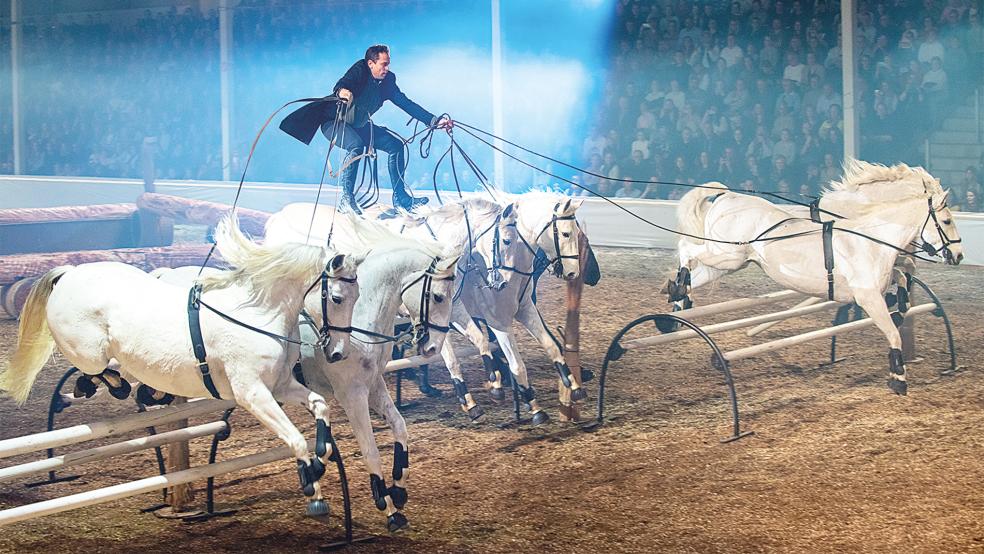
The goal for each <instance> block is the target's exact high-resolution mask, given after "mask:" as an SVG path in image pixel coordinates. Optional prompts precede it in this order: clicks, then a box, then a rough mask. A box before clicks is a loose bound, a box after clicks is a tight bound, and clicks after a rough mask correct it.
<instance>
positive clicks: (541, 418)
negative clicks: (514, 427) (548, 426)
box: [533, 410, 550, 425]
mask: <svg viewBox="0 0 984 554" xmlns="http://www.w3.org/2000/svg"><path fill="white" fill-rule="evenodd" d="M548 421H550V416H548V415H547V412H544V411H542V410H541V411H539V412H537V413H535V414H533V425H543V424H544V423H546V422H548Z"/></svg>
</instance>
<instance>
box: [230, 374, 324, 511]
mask: <svg viewBox="0 0 984 554" xmlns="http://www.w3.org/2000/svg"><path fill="white" fill-rule="evenodd" d="M226 372H227V374H231V373H232V372H231V371H229V368H226ZM230 385H231V386H232V392H233V395H234V396H235V398H236V402H237V403H238V404H239V405H240V406H242V407H243V408H246V410H247V411H249V413H251V414H253V416H254V417H255V418H256V419H258V420H259V421H260V423H262V424H263V425H264V426H265V427H266V428H267V429H269V430H271V431H273V432H274V433H275V434H276V435H277V436H278V437H280V440H282V441H284V442H285V443H286V444H287V446H288V447H290V449H291V450H293V452H294V457H295V458H297V473H298V476H299V478H300V481H301V490H302V491H303V492H304V496H307V497H309V498H311V500H310V502H309V503H308V514H310V515H321V514H320V513H319V512H320V511H321V510H323V509H326V508H327V504H325V500H324V497H323V496H322V495H321V485H320V484H319V483H318V480H319V479H321V476H322V475H324V473H325V466H324V464H322V463H321V461H320V460H318V459H317V458H315V457H312V456H311V455H310V453H308V447H307V441H306V440H304V435H302V434H301V432H300V431H298V430H297V427H294V424H293V423H291V421H290V419H289V418H288V417H287V414H285V413H284V411H283V409H281V407H280V405H279V404H277V401H276V399H275V398H274V397H273V393H271V392H270V390H269V389H267V388H266V387H265V386H264V385H263V384H262V383H260V382H258V381H257V382H253V383H249V384H246V385H243V384H240V383H239V382H238V380H237V379H231V380H230Z"/></svg>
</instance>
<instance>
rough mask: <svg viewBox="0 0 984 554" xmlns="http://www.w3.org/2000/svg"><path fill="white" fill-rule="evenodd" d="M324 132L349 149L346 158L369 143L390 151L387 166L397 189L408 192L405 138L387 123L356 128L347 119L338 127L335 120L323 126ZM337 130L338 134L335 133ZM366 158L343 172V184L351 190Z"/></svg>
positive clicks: (387, 151)
mask: <svg viewBox="0 0 984 554" xmlns="http://www.w3.org/2000/svg"><path fill="white" fill-rule="evenodd" d="M321 132H322V133H324V135H325V136H326V137H327V138H328V140H330V141H331V140H333V141H334V142H335V145H336V146H338V147H339V148H342V149H344V150H346V151H347V152H348V155H347V156H346V157H345V160H346V162H347V161H348V160H350V159H351V158H353V157H355V156H358V155H359V154H361V153H362V151H363V150H364V149H365V148H366V147H367V146H370V145H371V146H372V147H373V148H374V149H376V150H379V151H381V152H386V154H387V155H388V157H389V160H388V163H387V169H389V177H390V182H391V183H392V184H393V193H394V194H400V193H404V194H405V193H406V181H405V180H404V178H403V176H404V174H405V173H406V170H407V158H406V149H405V147H404V145H403V140H402V139H401V138H400V137H398V136H397V135H396V133H394V132H393V131H390V130H389V129H387V128H386V127H380V126H379V125H376V124H374V123H369V124H368V125H364V126H362V127H359V128H354V127H352V126H351V125H349V124H347V123H343V124H340V125H339V126H338V129H337V130H336V129H335V122H334V121H329V122H327V123H325V124H324V125H322V126H321ZM333 132H334V134H335V136H334V137H333V136H331V134H332V133H333ZM361 161H362V160H357V161H355V162H353V163H351V164H349V166H348V167H346V168H345V170H344V171H343V172H342V176H341V185H342V188H343V189H344V190H346V191H348V192H352V191H353V190H354V189H355V178H356V176H357V175H358V173H359V164H360V163H361Z"/></svg>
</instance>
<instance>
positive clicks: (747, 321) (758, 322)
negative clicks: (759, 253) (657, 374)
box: [596, 277, 957, 442]
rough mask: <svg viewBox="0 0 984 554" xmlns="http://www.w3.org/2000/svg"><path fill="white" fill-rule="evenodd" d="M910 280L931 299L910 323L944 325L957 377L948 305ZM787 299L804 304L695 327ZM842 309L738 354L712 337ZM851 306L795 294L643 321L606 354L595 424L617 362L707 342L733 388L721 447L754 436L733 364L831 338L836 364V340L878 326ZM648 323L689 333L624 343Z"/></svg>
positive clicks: (714, 363) (713, 361) (715, 364)
mask: <svg viewBox="0 0 984 554" xmlns="http://www.w3.org/2000/svg"><path fill="white" fill-rule="evenodd" d="M911 280H912V282H913V283H914V284H916V285H918V286H919V287H920V288H921V289H922V290H923V292H924V293H925V294H926V295H927V296H929V298H930V300H931V301H929V302H926V303H923V304H919V305H914V306H912V307H910V308H909V310H908V311H907V312H906V314H905V316H906V319H907V320H909V319H910V318H912V317H913V316H916V315H918V314H932V315H933V316H936V317H937V318H940V319H941V320H942V321H943V324H944V326H945V328H946V335H947V346H948V348H949V355H950V368H949V369H948V370H945V371H943V373H944V374H948V373H952V372H954V371H956V369H957V358H956V349H955V346H954V342H953V331H952V327H951V325H950V320H949V318H948V317H947V315H946V312H945V311H944V309H943V304H942V303H941V302H940V299H939V297H937V296H936V294H934V293H933V291H932V290H931V289H930V288H929V286H927V285H926V284H925V283H924V282H922V281H921V280H919V279H918V278H916V277H911ZM787 300H800V301H801V302H800V303H799V304H797V305H795V306H793V307H791V308H786V309H782V310H778V311H774V312H769V313H766V314H762V315H755V316H748V317H742V318H739V319H731V320H727V321H723V322H719V323H702V324H700V325H698V324H697V323H695V322H694V320H697V319H702V318H705V317H709V316H713V315H723V314H733V313H735V312H742V311H746V310H748V309H751V308H755V307H759V306H771V305H774V304H777V303H780V302H783V301H787ZM837 307H839V308H840V310H839V312H838V317H837V319H835V320H834V325H833V326H832V327H828V328H823V329H816V330H813V331H808V332H805V333H800V334H797V335H792V336H788V337H784V338H780V339H775V340H771V341H768V342H764V343H761V344H756V345H752V346H747V347H743V348H736V349H734V350H724V349H723V348H722V347H721V346H720V345H719V344H718V343H717V342H716V341H715V340H714V339H712V338H711V335H713V334H716V333H723V332H726V331H734V330H738V329H748V328H752V329H751V332H749V333H748V336H754V335H756V334H757V333H758V332H759V331H761V330H763V329H764V328H765V326H766V325H768V324H774V323H777V322H781V321H785V320H788V319H791V318H795V317H801V316H805V315H809V314H813V313H818V312H822V311H825V310H831V309H834V308H837ZM851 307H852V305H845V304H839V303H837V302H833V301H823V300H819V301H816V300H810V301H806V300H804V295H803V294H800V293H798V292H796V291H792V290H784V291H779V292H773V293H769V294H764V295H761V296H756V297H753V298H737V299H733V300H727V301H724V302H718V303H716V304H708V305H706V306H698V307H694V308H690V309H686V310H681V311H678V312H672V313H660V314H650V315H645V316H642V317H640V318H638V319H636V320H634V321H632V322H631V323H629V324H628V325H626V326H625V327H623V328H622V329H621V330H620V331H619V332H618V333H616V334H615V337H614V338H613V339H612V341H611V344H610V345H609V347H608V351H607V352H606V354H605V359H604V362H603V363H602V366H601V375H600V378H599V382H598V416H597V420H596V424H601V423H602V422H603V421H604V402H605V384H606V378H607V374H608V369H609V367H610V364H611V363H612V362H614V361H617V360H620V359H621V358H622V357H623V356H624V355H625V354H626V353H628V352H631V351H634V350H638V349H641V348H646V347H652V346H661V345H666V344H671V343H675V342H679V341H683V340H690V339H695V338H699V339H701V340H703V341H704V342H705V343H706V344H707V346H708V347H709V348H710V349H711V351H712V354H711V366H712V367H714V368H715V369H717V370H719V371H721V373H722V374H723V376H724V380H725V384H726V386H727V388H728V398H729V401H730V407H731V415H732V434H731V436H729V437H727V438H725V439H723V440H722V442H730V441H734V440H737V439H739V438H741V437H743V436H746V435H749V434H751V432H750V431H742V430H741V427H740V420H739V415H738V395H737V393H736V392H735V384H734V376H733V375H732V372H731V364H733V363H734V362H737V361H738V360H744V359H748V358H752V357H755V356H758V355H761V354H765V353H767V352H774V351H778V350H783V349H785V348H789V347H791V346H795V345H798V344H803V343H806V342H810V341H814V340H817V339H823V338H831V361H832V362H833V361H837V360H836V351H835V345H836V343H835V342H834V340H835V338H836V337H837V335H842V334H845V333H849V332H852V331H856V330H858V329H863V328H866V327H870V326H873V325H874V322H873V321H872V320H871V318H868V317H859V318H858V319H856V320H855V321H847V319H848V318H847V310H848V309H849V308H851ZM858 311H860V309H858ZM644 324H653V325H655V326H656V328H657V329H659V328H664V329H666V328H673V327H676V326H678V327H682V328H684V329H681V330H677V331H673V332H667V333H662V334H659V335H653V336H646V337H641V338H633V339H629V340H625V336H626V335H628V334H629V332H631V331H633V330H634V329H636V328H637V327H639V326H641V325H644ZM674 324H676V325H674Z"/></svg>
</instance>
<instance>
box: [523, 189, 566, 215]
mask: <svg viewBox="0 0 984 554" xmlns="http://www.w3.org/2000/svg"><path fill="white" fill-rule="evenodd" d="M520 198H523V199H529V200H531V201H533V202H536V203H538V204H540V203H542V204H549V205H550V208H551V211H553V206H556V205H557V204H558V203H560V204H563V203H564V202H567V201H568V200H570V199H571V197H570V196H567V195H565V194H561V193H559V192H554V191H552V190H548V189H532V190H529V191H526V192H524V193H521V194H512V195H509V200H510V201H511V202H515V201H516V200H518V199H520Z"/></svg>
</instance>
